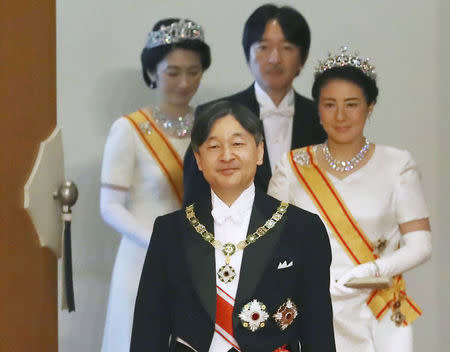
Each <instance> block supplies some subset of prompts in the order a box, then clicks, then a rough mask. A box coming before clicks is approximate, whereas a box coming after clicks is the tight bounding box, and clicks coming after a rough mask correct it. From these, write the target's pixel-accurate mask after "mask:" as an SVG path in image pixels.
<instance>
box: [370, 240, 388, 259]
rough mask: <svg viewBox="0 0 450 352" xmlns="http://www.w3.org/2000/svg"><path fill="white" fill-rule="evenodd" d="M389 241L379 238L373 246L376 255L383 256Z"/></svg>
mask: <svg viewBox="0 0 450 352" xmlns="http://www.w3.org/2000/svg"><path fill="white" fill-rule="evenodd" d="M387 242H388V241H387V239H385V238H384V237H383V236H382V237H381V238H379V239H378V240H377V241H376V242H375V243H374V244H373V247H374V248H373V253H374V254H378V255H379V254H381V253H383V251H384V250H385V249H386V246H387Z"/></svg>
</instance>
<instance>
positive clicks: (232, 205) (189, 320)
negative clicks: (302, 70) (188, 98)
mask: <svg viewBox="0 0 450 352" xmlns="http://www.w3.org/2000/svg"><path fill="white" fill-rule="evenodd" d="M262 137H263V127H262V123H261V120H260V119H259V118H258V117H257V116H256V115H255V114H253V113H252V112H251V111H250V110H249V109H247V108H246V107H244V106H242V105H240V104H237V103H235V102H229V101H219V102H216V103H214V104H211V105H210V106H208V107H206V108H205V109H204V110H203V111H202V112H201V113H200V114H199V115H198V116H197V119H196V120H195V123H194V126H193V129H192V142H191V144H192V148H193V150H194V156H195V159H196V163H197V165H198V167H199V169H200V170H201V172H202V173H203V176H204V178H205V179H206V181H207V182H208V192H206V193H204V194H199V195H198V197H197V200H196V201H195V202H194V203H192V204H188V205H187V206H185V208H183V209H181V210H179V211H176V212H174V213H171V214H168V215H164V216H161V217H158V218H157V219H156V221H155V225H154V228H153V234H152V238H151V242H150V246H149V250H148V253H147V257H146V260H145V264H144V268H143V272H142V276H141V281H140V285H139V290H138V295H137V299H136V307H135V313H134V324H133V334H132V341H131V352H144V351H145V352H147V351H158V352H164V351H170V352H183V351H184V352H189V351H194V352H231V351H233V352H236V351H242V352H288V351H289V352H299V346H300V345H301V351H302V352H334V351H335V345H334V334H333V323H332V308H331V301H330V295H329V267H330V263H331V251H330V244H329V241H328V235H327V233H326V230H325V227H324V225H323V223H322V222H321V220H320V218H319V217H318V216H317V215H313V214H311V213H309V212H306V211H304V210H302V209H299V208H297V207H295V206H292V205H288V204H286V203H282V202H279V201H278V200H276V199H275V198H272V197H270V196H268V195H267V194H266V193H265V192H262V191H260V190H258V189H257V188H256V187H255V183H254V178H255V173H256V169H257V167H258V166H259V165H261V164H262V163H263V159H264V143H263V141H262Z"/></svg>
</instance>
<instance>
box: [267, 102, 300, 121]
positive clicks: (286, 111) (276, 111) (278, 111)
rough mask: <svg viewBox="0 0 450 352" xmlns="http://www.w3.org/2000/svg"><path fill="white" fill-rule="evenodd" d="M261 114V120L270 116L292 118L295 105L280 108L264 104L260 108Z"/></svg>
mask: <svg viewBox="0 0 450 352" xmlns="http://www.w3.org/2000/svg"><path fill="white" fill-rule="evenodd" d="M259 116H260V118H261V120H264V119H266V118H269V117H287V118H292V117H293V116H294V105H290V106H283V107H280V108H270V107H264V106H262V107H261V108H260V112H259Z"/></svg>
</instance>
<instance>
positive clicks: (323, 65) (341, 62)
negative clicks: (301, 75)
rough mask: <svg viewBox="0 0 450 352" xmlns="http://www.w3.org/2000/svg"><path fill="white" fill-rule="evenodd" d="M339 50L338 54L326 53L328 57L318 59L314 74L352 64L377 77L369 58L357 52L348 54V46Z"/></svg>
mask: <svg viewBox="0 0 450 352" xmlns="http://www.w3.org/2000/svg"><path fill="white" fill-rule="evenodd" d="M340 50H341V52H340V53H338V54H334V56H333V55H332V54H331V53H328V57H327V58H326V59H324V60H319V63H318V65H317V67H316V69H315V70H314V74H315V75H316V76H317V75H320V74H322V73H324V72H325V71H326V70H329V69H331V68H334V67H343V66H353V67H355V68H357V69H359V70H361V71H362V72H363V73H364V74H365V75H367V76H368V77H370V78H372V79H374V80H375V79H376V78H377V73H376V71H375V66H374V65H372V64H371V63H370V58H362V57H359V54H358V52H355V53H354V54H350V53H349V52H348V51H349V48H348V46H343V47H341V49H340Z"/></svg>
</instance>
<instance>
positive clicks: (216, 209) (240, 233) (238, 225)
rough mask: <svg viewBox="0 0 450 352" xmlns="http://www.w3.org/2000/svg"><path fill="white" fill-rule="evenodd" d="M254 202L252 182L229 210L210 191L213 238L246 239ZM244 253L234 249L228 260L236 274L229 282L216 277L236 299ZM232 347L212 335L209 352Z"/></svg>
mask: <svg viewBox="0 0 450 352" xmlns="http://www.w3.org/2000/svg"><path fill="white" fill-rule="evenodd" d="M254 199H255V185H254V184H253V183H252V184H251V185H250V186H249V187H248V188H247V189H246V190H245V191H244V192H242V193H241V195H240V196H239V198H238V199H236V200H235V201H234V203H233V204H232V205H231V207H229V206H228V205H226V204H225V203H224V202H223V201H222V200H221V199H220V198H219V197H218V196H217V195H216V194H215V193H214V192H213V191H212V190H211V203H212V211H211V214H212V216H213V218H214V237H215V238H216V239H217V240H219V241H220V242H222V243H223V244H225V243H227V242H230V243H233V244H234V245H237V244H238V243H239V242H240V241H243V240H245V238H246V237H247V232H248V225H249V222H250V215H251V213H252V207H253V201H254ZM242 255H243V251H241V250H236V252H235V253H234V254H233V255H232V256H231V257H230V264H229V265H231V266H232V267H233V268H234V270H235V271H236V277H235V278H234V280H233V281H231V282H229V283H224V282H222V281H220V280H219V279H218V277H217V276H216V285H217V286H218V287H220V288H221V289H222V290H223V291H225V292H226V293H227V294H228V295H229V296H231V297H233V298H235V297H236V292H237V288H238V283H239V273H240V271H241V263H242ZM215 256H216V273H217V271H219V269H220V267H222V266H223V265H225V255H224V254H223V253H222V251H221V250H219V249H216V250H215ZM231 347H232V346H230V344H228V342H226V341H225V340H224V339H223V338H222V337H221V336H220V335H219V334H218V333H217V332H214V335H213V339H212V342H211V346H210V348H209V352H226V351H228V350H229V349H230V348H231Z"/></svg>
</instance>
